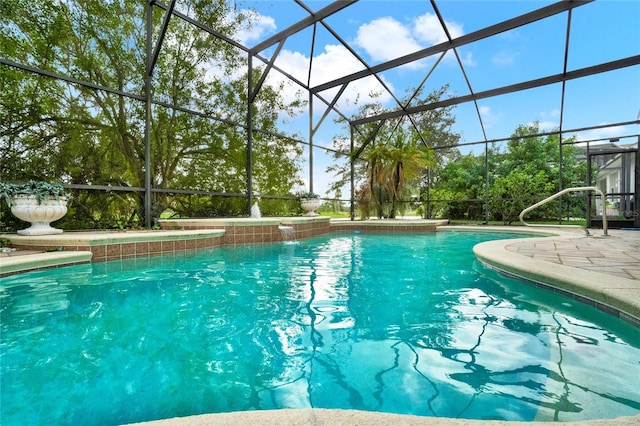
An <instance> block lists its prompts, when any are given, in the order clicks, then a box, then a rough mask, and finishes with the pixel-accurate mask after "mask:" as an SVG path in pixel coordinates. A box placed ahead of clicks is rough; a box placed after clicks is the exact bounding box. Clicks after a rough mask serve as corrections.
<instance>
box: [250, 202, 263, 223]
mask: <svg viewBox="0 0 640 426" xmlns="http://www.w3.org/2000/svg"><path fill="white" fill-rule="evenodd" d="M251 217H253V218H256V219H257V218H260V217H262V213H260V206H258V202H257V201H256V202H255V203H253V205H252V206H251Z"/></svg>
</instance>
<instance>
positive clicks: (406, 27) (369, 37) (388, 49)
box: [353, 13, 474, 69]
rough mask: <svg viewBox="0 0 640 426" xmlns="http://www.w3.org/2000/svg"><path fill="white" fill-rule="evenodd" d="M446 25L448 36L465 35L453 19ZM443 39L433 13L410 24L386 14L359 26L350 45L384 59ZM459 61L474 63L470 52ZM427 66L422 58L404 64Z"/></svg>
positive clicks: (437, 42) (383, 60)
mask: <svg viewBox="0 0 640 426" xmlns="http://www.w3.org/2000/svg"><path fill="white" fill-rule="evenodd" d="M445 24H446V25H447V28H448V29H449V34H450V35H451V37H453V38H456V37H459V36H461V35H462V34H464V31H463V28H462V25H460V24H458V23H455V22H452V21H445ZM445 41H447V36H446V34H445V32H444V30H443V29H442V26H441V25H440V21H439V20H438V18H437V17H436V15H433V14H430V13H426V14H424V15H421V16H418V17H417V18H415V19H414V20H413V21H412V22H411V23H409V24H403V23H401V22H399V21H397V20H396V19H394V18H392V17H389V16H387V17H383V18H378V19H374V20H373V21H371V22H369V23H367V24H363V25H361V26H360V28H358V34H357V36H356V38H355V40H354V42H353V45H354V46H356V47H360V48H362V49H364V51H365V52H366V53H367V55H369V56H370V57H371V59H373V60H374V61H378V62H385V61H389V60H391V59H395V58H399V57H401V56H404V55H408V54H410V53H413V52H416V51H419V50H422V49H424V48H427V47H430V46H433V45H436V44H439V43H442V42H445ZM445 60H448V61H451V60H454V61H455V59H454V57H453V55H447V56H446V58H445ZM461 60H462V61H463V63H465V64H466V65H474V61H473V55H472V54H471V52H468V53H467V54H466V55H464V56H461ZM426 65H427V64H426V61H424V60H422V61H417V62H414V63H411V64H407V65H405V67H407V68H414V69H415V68H423V67H425V66H426Z"/></svg>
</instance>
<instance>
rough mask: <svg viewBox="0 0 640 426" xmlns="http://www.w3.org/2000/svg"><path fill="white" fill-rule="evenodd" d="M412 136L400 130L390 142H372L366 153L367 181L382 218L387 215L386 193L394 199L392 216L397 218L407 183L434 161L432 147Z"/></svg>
mask: <svg viewBox="0 0 640 426" xmlns="http://www.w3.org/2000/svg"><path fill="white" fill-rule="evenodd" d="M412 136H413V135H412V134H407V132H406V131H403V130H402V129H396V130H395V133H394V135H393V136H392V138H391V140H390V143H388V144H383V143H377V144H375V145H371V146H370V147H369V148H368V149H367V151H366V153H365V156H364V158H365V160H366V171H367V182H368V186H369V188H370V193H371V199H372V201H373V202H374V203H375V204H376V212H377V215H378V218H381V217H382V216H383V209H382V203H383V201H384V198H385V195H386V196H387V197H388V199H389V200H391V211H390V213H389V217H390V218H395V217H396V214H397V212H398V202H399V201H400V200H401V199H402V198H403V195H404V191H405V189H406V187H407V184H408V183H410V182H411V181H413V180H415V179H416V178H418V177H419V176H420V174H421V173H422V171H423V170H424V169H425V167H427V166H429V165H430V163H431V161H430V155H429V150H428V148H426V147H424V146H422V145H420V143H419V141H418V139H417V138H416V137H412Z"/></svg>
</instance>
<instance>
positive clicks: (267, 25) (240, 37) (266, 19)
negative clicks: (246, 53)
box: [234, 10, 277, 46]
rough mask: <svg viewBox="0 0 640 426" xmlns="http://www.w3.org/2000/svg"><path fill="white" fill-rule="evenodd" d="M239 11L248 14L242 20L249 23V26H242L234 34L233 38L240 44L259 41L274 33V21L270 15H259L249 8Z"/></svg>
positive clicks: (246, 44)
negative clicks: (246, 17)
mask: <svg viewBox="0 0 640 426" xmlns="http://www.w3.org/2000/svg"><path fill="white" fill-rule="evenodd" d="M241 13H242V14H245V15H249V16H250V18H249V19H246V20H244V21H243V22H246V23H248V22H250V23H251V27H242V28H241V29H240V30H239V31H238V32H237V33H235V34H234V39H235V40H237V41H239V42H240V43H241V44H243V45H245V46H248V45H249V44H251V43H252V42H256V41H260V40H262V39H263V38H265V36H267V35H270V34H273V33H275V31H276V28H277V27H276V21H275V19H273V18H272V17H271V16H264V15H260V14H259V13H257V12H254V11H251V10H242V11H241Z"/></svg>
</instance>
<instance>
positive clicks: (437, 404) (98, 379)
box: [0, 232, 640, 425]
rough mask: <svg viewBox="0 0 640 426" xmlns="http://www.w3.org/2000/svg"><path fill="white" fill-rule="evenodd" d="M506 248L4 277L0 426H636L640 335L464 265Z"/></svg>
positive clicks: (329, 248) (426, 242)
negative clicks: (407, 425)
mask: <svg viewBox="0 0 640 426" xmlns="http://www.w3.org/2000/svg"><path fill="white" fill-rule="evenodd" d="M512 236H513V235H505V234H488V233H470V232H438V233H434V234H427V235H418V236H401V237H399V236H391V235H375V236H372V235H365V234H354V235H333V236H327V237H322V238H316V239H312V240H308V241H302V242H298V243H294V244H275V245H264V246H254V247H243V248H238V249H234V248H228V247H226V248H219V249H215V250H212V251H207V252H204V253H200V254H197V255H195V254H194V255H186V256H175V257H163V258H150V259H145V260H131V261H125V262H108V263H102V264H100V263H98V264H94V265H82V266H76V267H68V268H61V269H58V270H48V271H42V272H35V273H28V274H22V275H17V276H12V277H7V278H4V279H0V302H1V305H0V309H1V310H0V315H1V316H0V318H1V343H0V351H1V352H0V353H1V358H0V368H1V385H0V386H1V389H0V391H1V393H0V398H1V401H0V402H1V408H0V410H1V411H0V416H1V417H0V418H1V419H2V424H3V425H17V424H20V425H23V424H30V425H37V424H47V425H49V424H73V425H77V424H83V425H91V424H96V425H110V424H121V423H127V422H137V421H145V420H152V419H160V418H168V417H176V416H186V415H193V414H200V413H211V412H227V411H238V410H261V409H275V408H303V407H316V408H343V409H348V408H353V409H361V410H370V411H385V412H393V413H406V414H415V415H424V416H445V417H460V418H470V419H505V420H522V421H529V420H533V419H536V420H549V421H552V420H561V421H569V420H580V419H592V418H609V417H617V416H622V415H633V414H637V413H639V412H640V395H639V392H638V388H637V380H638V377H640V349H639V348H640V337H639V336H638V335H639V334H640V333H638V330H637V329H636V328H634V327H633V326H631V325H630V324H627V323H625V322H622V321H619V320H618V319H616V318H613V317H611V316H609V315H607V314H605V313H603V312H600V311H597V310H595V309H592V308H589V307H587V306H585V305H581V304H579V303H576V302H574V301H572V300H570V299H567V298H564V297H561V296H558V295H555V294H552V293H551V292H548V291H545V290H542V289H539V288H536V287H534V286H531V285H528V284H526V283H523V282H520V281H517V280H513V279H510V278H505V277H503V276H500V275H498V274H496V273H494V272H493V271H491V270H488V269H486V268H484V267H482V266H481V265H479V264H478V263H477V262H476V261H475V259H474V256H473V253H472V250H471V249H472V247H473V245H475V244H476V243H478V242H481V241H486V240H490V239H498V238H506V237H512Z"/></svg>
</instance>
